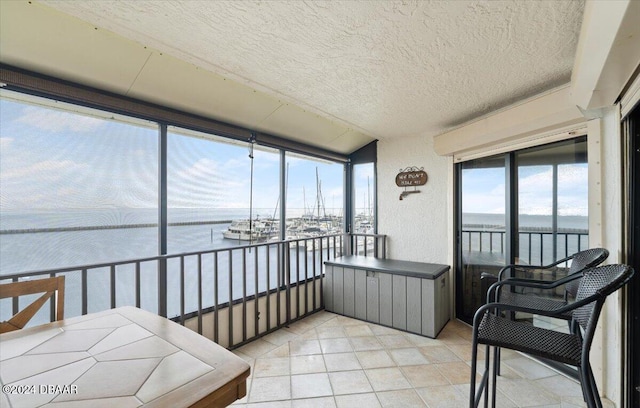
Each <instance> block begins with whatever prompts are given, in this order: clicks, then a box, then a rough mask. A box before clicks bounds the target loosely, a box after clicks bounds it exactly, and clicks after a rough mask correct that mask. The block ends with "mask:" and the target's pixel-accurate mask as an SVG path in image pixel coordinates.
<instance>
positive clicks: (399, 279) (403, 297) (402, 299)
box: [391, 275, 407, 330]
mask: <svg viewBox="0 0 640 408" xmlns="http://www.w3.org/2000/svg"><path fill="white" fill-rule="evenodd" d="M391 307H392V309H393V327H395V328H397V329H401V330H407V277H406V276H400V275H393V300H392V306H391Z"/></svg>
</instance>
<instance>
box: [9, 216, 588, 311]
mask: <svg viewBox="0 0 640 408" xmlns="http://www.w3.org/2000/svg"><path fill="white" fill-rule="evenodd" d="M299 212H300V214H295V215H293V216H300V215H301V214H302V211H299ZM253 214H254V217H255V216H258V217H260V218H268V217H272V216H273V215H274V210H273V209H256V210H254V211H253ZM248 216H249V211H248V209H242V210H229V209H217V210H212V209H208V210H204V209H193V210H191V209H173V210H170V211H169V223H185V222H203V221H225V220H231V219H241V218H248ZM156 217H157V215H156V211H155V210H153V209H126V210H122V209H114V210H60V211H58V210H56V211H55V212H51V211H34V212H31V213H22V212H21V213H18V212H13V213H12V212H2V213H0V230H2V231H7V230H19V229H22V230H24V229H42V228H52V229H55V228H63V229H64V228H75V227H86V226H92V227H105V226H114V225H127V226H132V225H144V224H155V223H156V222H157V219H156ZM464 222H465V224H469V225H470V226H472V228H473V229H480V230H485V231H490V230H493V231H500V230H504V227H500V225H504V217H503V216H501V215H495V214H490V215H487V214H465V215H464ZM520 224H521V228H522V229H524V228H534V229H535V228H537V229H540V228H547V227H550V226H551V217H549V216H529V215H526V216H522V217H521V219H520ZM228 226H229V224H228V223H221V224H196V225H175V226H169V227H168V234H167V235H168V253H169V254H177V253H184V252H194V251H206V250H211V249H218V248H233V247H237V246H239V245H246V244H247V242H238V241H233V240H227V239H224V238H223V237H222V232H223V231H225V230H226V229H227V227H228ZM559 227H560V228H561V229H563V228H567V229H571V230H572V231H573V230H584V231H586V230H587V227H588V225H587V218H586V217H576V216H572V217H559ZM465 229H467V228H465ZM499 236H500V234H496V235H495V236H494V238H493V240H494V243H495V245H499V239H500V238H499ZM483 239H484V242H483V250H484V251H486V250H488V241H487V239H488V238H486V237H485V238H483ZM479 240H480V238H479V236H477V237H474V236H472V237H471V246H472V250H478V249H479ZM522 241H523V240H521V253H522V254H525V253H527V251H528V248H533V249H536V248H540V245H541V244H540V242H541V241H542V247H543V250H544V253H545V255H544V257H543V258H544V261H545V263H549V262H550V261H551V259H550V257H551V255H552V253H553V251H552V246H553V243H552V241H550V240H549V239H548V238H547V237H540V236H537V235H533V236H532V242H531V243H530V244H529V243H528V242H526V244H523V242H522ZM523 245H525V246H524V247H523ZM582 245H588V243H586V242H583V244H582ZM576 248H577V242H575V243H574V242H573V241H572V242H570V243H569V244H568V248H567V250H568V251H573V252H575V250H577V249H576ZM559 249H560V251H561V252H562V251H564V249H562V248H559ZM157 253H158V230H157V227H140V228H116V229H88V230H80V231H73V230H72V231H68V230H67V231H52V232H37V233H20V234H0V276H2V275H7V274H12V273H20V272H27V271H36V270H47V269H54V268H61V267H69V266H76V265H86V264H96V263H101V262H113V261H120V260H129V259H136V258H144V257H153V256H155V255H157ZM538 253H539V249H538ZM562 253H564V252H562ZM570 253H571V252H570ZM306 255H308V257H307V256H306ZM256 256H257V263H256ZM268 256H269V262H267V249H265V248H262V249H260V250H255V249H254V250H252V251H244V253H243V251H242V250H235V251H233V252H232V253H231V255H229V252H223V253H220V255H219V256H218V258H217V265H218V280H217V282H218V284H217V285H216V284H215V282H216V281H215V276H214V271H215V268H214V261H215V258H214V257H213V255H212V254H209V255H205V256H203V257H202V258H201V259H200V260H199V259H198V258H197V257H196V256H191V257H186V258H185V259H184V265H185V267H184V270H185V279H184V282H185V293H186V299H185V310H186V312H189V311H193V310H195V309H196V308H197V306H198V297H197V287H198V286H197V283H198V279H199V273H198V271H199V265H202V266H201V268H200V270H201V271H202V272H201V278H200V279H201V281H202V291H203V296H202V297H203V300H202V302H203V307H207V306H212V305H213V304H214V303H215V298H216V295H217V297H218V303H224V302H227V301H228V299H229V297H230V295H231V297H232V298H234V299H237V298H241V297H242V296H243V295H245V294H246V295H251V294H253V293H255V287H256V276H257V287H258V291H264V290H266V288H267V285H268V286H269V287H272V288H273V287H276V286H277V285H278V280H277V279H278V277H277V274H276V273H275V271H277V270H278V262H282V260H279V259H278V251H277V247H276V246H275V245H274V246H271V247H270V249H269V251H268ZM290 256H291V263H292V267H291V270H292V277H291V280H292V281H295V280H296V279H297V275H298V274H300V277H301V278H303V277H304V276H305V271H306V273H307V276H311V273H312V272H311V271H312V270H313V266H314V265H313V262H314V260H313V257H312V254H311V253H309V252H307V251H305V250H292V252H291V254H290ZM230 258H231V259H230ZM325 258H326V256H325ZM534 258H535V257H533V256H532V259H531V263H536V261H537V262H538V263H539V259H538V260H536V259H534ZM305 259H307V262H306V268H305ZM256 265H257V266H256ZM267 265H268V269H269V271H268V273H269V279H268V281H269V282H267V277H266V276H267ZM320 265H321V260H320V257H319V256H316V260H315V266H316V270H317V271H320ZM140 269H141V282H142V283H141V301H142V307H144V308H145V309H148V310H151V311H155V310H156V309H157V264H156V263H155V262H148V263H143V264H141V266H140ZM244 271H246V273H243V272H244ZM109 279H110V271H109V269H108V268H102V269H93V270H90V271H89V274H88V291H89V293H88V298H89V311H90V312H92V311H98V310H104V309H107V308H109V307H110V296H109V294H110V283H109ZM230 283H231V286H230ZM115 285H116V301H117V305H118V306H120V305H132V304H135V290H134V287H135V267H134V265H125V266H121V267H118V268H117V274H116V282H115ZM66 287H67V296H66V299H65V300H66V309H67V316H74V315H79V314H80V312H81V295H80V293H81V292H80V274H78V273H73V274H68V275H67V282H66ZM180 287H181V277H180V260H179V259H173V260H169V262H168V298H169V299H168V308H169V315H171V316H173V315H177V314H178V313H179V312H180ZM8 308H9V306H8V303H7V302H6V301H3V302H0V314H1V315H2V318H3V319H4V318H6V315H7V314H8V312H9V310H8Z"/></svg>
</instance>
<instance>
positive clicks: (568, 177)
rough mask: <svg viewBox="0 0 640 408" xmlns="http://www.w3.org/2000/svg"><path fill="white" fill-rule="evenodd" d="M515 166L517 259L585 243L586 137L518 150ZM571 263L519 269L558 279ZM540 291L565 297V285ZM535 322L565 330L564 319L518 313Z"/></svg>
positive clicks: (559, 254)
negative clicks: (534, 268) (549, 267)
mask: <svg viewBox="0 0 640 408" xmlns="http://www.w3.org/2000/svg"><path fill="white" fill-rule="evenodd" d="M515 163H516V166H517V174H518V177H517V183H518V184H517V191H518V193H517V203H518V204H517V207H518V218H517V225H518V226H517V229H518V234H517V240H518V243H517V245H516V247H517V252H516V253H515V254H514V255H515V263H517V264H525V265H549V264H552V263H554V262H555V261H557V260H560V259H563V258H566V257H567V256H569V255H572V254H574V253H576V252H578V251H581V250H585V249H587V248H588V247H589V223H588V218H587V212H588V209H587V207H588V205H587V204H588V196H587V191H588V187H589V186H588V176H587V172H588V170H587V140H586V137H581V138H577V139H572V140H567V141H563V142H558V143H553V144H550V145H543V146H538V147H533V148H529V149H525V150H521V151H518V152H516V153H515ZM569 266H570V265H566V264H560V265H558V267H557V268H555V269H553V270H551V271H544V272H543V271H542V270H537V271H536V270H533V271H521V272H520V273H523V274H525V275H524V276H521V277H524V278H531V279H542V280H556V279H560V278H562V277H564V276H566V274H567V270H568V267H569ZM536 295H538V296H548V297H554V298H558V299H562V298H563V297H564V287H559V288H558V289H557V290H556V291H555V292H553V293H551V292H549V291H544V292H543V293H536ZM517 318H518V319H521V320H529V321H531V322H532V323H533V324H534V325H536V326H540V327H545V328H553V329H555V330H559V331H567V330H568V326H567V324H566V322H565V321H563V320H557V319H550V318H546V317H543V316H531V315H522V316H520V315H519V314H518V316H517Z"/></svg>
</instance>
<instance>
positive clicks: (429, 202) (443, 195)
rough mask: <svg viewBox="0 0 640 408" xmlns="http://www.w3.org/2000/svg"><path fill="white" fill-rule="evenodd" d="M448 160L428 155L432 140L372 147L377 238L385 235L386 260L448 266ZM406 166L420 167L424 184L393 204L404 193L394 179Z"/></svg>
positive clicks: (409, 139)
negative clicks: (425, 178)
mask: <svg viewBox="0 0 640 408" xmlns="http://www.w3.org/2000/svg"><path fill="white" fill-rule="evenodd" d="M451 160H452V159H451V157H441V156H438V155H437V154H436V153H435V152H434V150H433V138H432V137H424V136H419V137H406V138H401V139H394V140H392V141H384V140H383V141H379V142H378V174H377V183H378V184H377V187H378V232H379V233H380V234H386V235H387V257H389V258H393V259H402V260H407V261H416V262H433V263H442V264H450V247H451V246H452V245H451V242H452V236H451V232H450V230H451V229H452V227H451V225H452V224H451V222H450V221H451V220H452V217H451V211H452V208H453V207H452V205H451V199H450V196H451V191H452V185H451V183H450V179H451V176H450V174H449V173H450V169H451V168H452V161H451ZM409 166H416V167H418V168H420V167H423V168H424V171H425V172H426V173H427V175H428V181H427V184H426V185H424V186H420V187H418V190H420V193H418V194H411V195H409V196H406V197H404V199H403V200H399V197H400V193H401V192H402V191H403V190H404V188H402V187H398V186H397V185H396V183H395V178H396V175H397V174H398V173H399V172H400V170H401V169H405V168H406V167H409Z"/></svg>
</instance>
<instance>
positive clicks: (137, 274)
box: [135, 262, 140, 308]
mask: <svg viewBox="0 0 640 408" xmlns="http://www.w3.org/2000/svg"><path fill="white" fill-rule="evenodd" d="M135 279H136V307H138V308H139V307H140V262H136V278H135Z"/></svg>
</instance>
